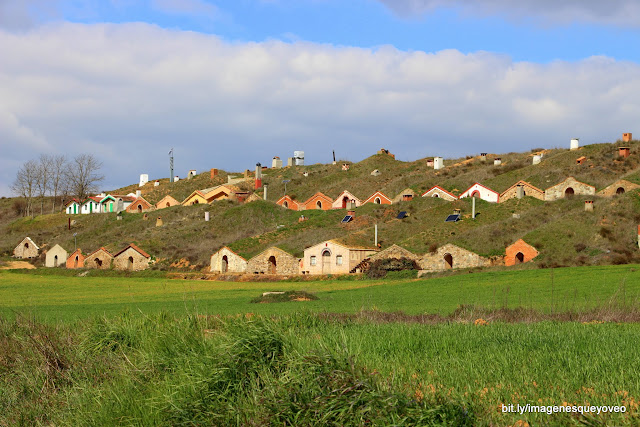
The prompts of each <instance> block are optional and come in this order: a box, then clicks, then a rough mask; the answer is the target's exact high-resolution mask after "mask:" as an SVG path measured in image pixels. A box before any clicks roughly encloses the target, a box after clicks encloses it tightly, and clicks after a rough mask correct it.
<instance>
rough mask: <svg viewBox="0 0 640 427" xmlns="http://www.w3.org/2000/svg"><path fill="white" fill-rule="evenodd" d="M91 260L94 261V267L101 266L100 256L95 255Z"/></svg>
mask: <svg viewBox="0 0 640 427" xmlns="http://www.w3.org/2000/svg"><path fill="white" fill-rule="evenodd" d="M93 262H95V263H96V267H98V268H100V267H102V260H101V259H100V258H98V257H96V259H94V260H93Z"/></svg>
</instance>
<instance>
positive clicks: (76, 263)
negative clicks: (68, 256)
mask: <svg viewBox="0 0 640 427" xmlns="http://www.w3.org/2000/svg"><path fill="white" fill-rule="evenodd" d="M79 258H80V257H79V256H78V255H76V259H74V260H73V268H78V262H79Z"/></svg>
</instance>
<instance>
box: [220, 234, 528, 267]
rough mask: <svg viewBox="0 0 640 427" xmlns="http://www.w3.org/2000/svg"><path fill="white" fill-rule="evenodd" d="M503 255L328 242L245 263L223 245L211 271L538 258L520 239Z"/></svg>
mask: <svg viewBox="0 0 640 427" xmlns="http://www.w3.org/2000/svg"><path fill="white" fill-rule="evenodd" d="M505 254H506V255H505V256H504V257H498V258H492V259H489V258H485V257H482V256H480V255H478V254H476V253H474V252H472V251H469V250H467V249H464V248H461V247H459V246H456V245H453V244H451V243H449V244H446V245H443V246H441V247H439V248H438V249H437V250H436V251H434V252H429V253H426V254H424V255H417V254H414V253H412V252H410V251H408V250H407V249H405V248H402V247H400V246H397V245H392V246H390V247H388V248H386V249H384V250H379V249H377V248H366V247H357V246H348V245H344V244H342V243H340V242H338V241H336V240H327V241H324V242H321V243H318V244H316V245H314V246H311V247H309V248H307V249H305V250H304V256H303V257H302V258H296V257H294V256H293V255H291V254H290V253H288V252H286V251H284V250H282V249H280V248H277V247H275V246H272V247H270V248H268V249H266V250H264V251H262V252H260V253H259V254H257V255H256V256H254V257H253V258H251V259H249V260H247V259H245V258H243V257H242V256H240V255H238V254H237V253H235V252H234V251H233V250H231V249H230V248H228V247H226V246H225V247H223V248H221V249H220V250H218V251H217V252H216V253H214V254H213V255H212V256H211V268H210V270H211V272H212V273H220V274H271V275H299V274H311V275H327V274H348V273H360V272H364V271H366V270H367V268H368V266H369V265H370V263H371V262H374V261H376V260H379V259H394V258H395V259H400V258H408V259H411V260H413V261H415V262H416V264H417V265H418V266H419V268H420V269H421V270H423V271H426V272H435V271H444V270H448V269H456V268H475V267H486V266H491V265H506V266H512V265H516V264H520V263H524V262H529V261H531V260H532V259H533V258H535V257H536V256H538V251H537V250H536V248H534V247H533V246H531V245H529V244H527V243H526V242H525V241H524V240H522V239H520V240H518V241H517V242H515V243H513V244H512V245H510V246H508V247H507V248H506V249H505Z"/></svg>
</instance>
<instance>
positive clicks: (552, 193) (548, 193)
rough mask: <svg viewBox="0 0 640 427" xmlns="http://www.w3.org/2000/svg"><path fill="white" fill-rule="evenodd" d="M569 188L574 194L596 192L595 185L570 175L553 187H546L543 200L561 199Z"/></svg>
mask: <svg viewBox="0 0 640 427" xmlns="http://www.w3.org/2000/svg"><path fill="white" fill-rule="evenodd" d="M569 188H571V189H572V190H573V194H575V195H582V196H592V195H594V194H596V189H595V187H593V186H591V185H588V184H585V183H584V182H580V181H578V180H576V179H575V178H574V177H572V176H570V177H569V178H567V179H565V180H564V181H562V182H561V183H560V184H556V185H554V186H553V187H550V188H547V189H546V190H545V192H544V200H546V201H553V200H558V199H562V198H564V197H565V193H566V191H567V189H569Z"/></svg>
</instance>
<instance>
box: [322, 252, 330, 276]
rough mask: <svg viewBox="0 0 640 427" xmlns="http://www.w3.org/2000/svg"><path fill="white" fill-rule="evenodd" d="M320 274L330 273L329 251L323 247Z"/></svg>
mask: <svg viewBox="0 0 640 427" xmlns="http://www.w3.org/2000/svg"><path fill="white" fill-rule="evenodd" d="M321 258H322V274H331V251H330V250H329V249H325V250H323V251H322V257H321Z"/></svg>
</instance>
